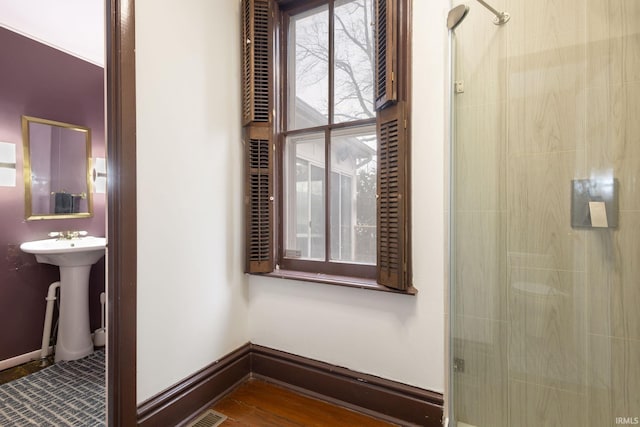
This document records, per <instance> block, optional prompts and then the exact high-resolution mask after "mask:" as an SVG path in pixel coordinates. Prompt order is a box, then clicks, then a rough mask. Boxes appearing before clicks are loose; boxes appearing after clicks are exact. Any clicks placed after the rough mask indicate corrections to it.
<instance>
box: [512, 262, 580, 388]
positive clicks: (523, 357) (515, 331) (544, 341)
mask: <svg viewBox="0 0 640 427" xmlns="http://www.w3.org/2000/svg"><path fill="white" fill-rule="evenodd" d="M508 289H509V290H508V293H509V299H508V302H509V376H510V378H513V379H519V380H522V381H526V382H530V383H535V384H540V385H545V386H549V387H555V388H560V389H563V390H568V391H573V392H583V390H584V374H585V363H586V362H585V350H586V340H585V336H586V313H585V277H584V273H573V272H567V271H553V270H529V269H522V268H512V269H511V270H510V272H509V288H508Z"/></svg>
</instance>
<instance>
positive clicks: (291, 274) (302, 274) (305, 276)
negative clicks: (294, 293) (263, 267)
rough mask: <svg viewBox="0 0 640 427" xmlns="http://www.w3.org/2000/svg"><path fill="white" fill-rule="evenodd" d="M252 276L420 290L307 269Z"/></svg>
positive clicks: (409, 291) (410, 292) (408, 292)
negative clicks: (387, 285) (391, 286)
mask: <svg viewBox="0 0 640 427" xmlns="http://www.w3.org/2000/svg"><path fill="white" fill-rule="evenodd" d="M249 274H251V275H252V276H262V277H273V278H277V279H289V280H300V281H303V282H314V283H324V284H327V285H336V286H346V287H349V288H359V289H368V290H371V291H380V292H388V293H393V294H401V295H416V294H417V293H418V290H417V289H416V288H414V287H413V286H411V287H409V289H407V290H404V291H400V290H398V289H393V288H388V287H386V286H383V285H379V284H378V283H376V281H375V280H372V279H363V278H360V277H350V276H338V275H333V274H324V273H308V272H306V271H294V270H282V269H279V270H274V271H272V272H271V273H263V274H257V273H249Z"/></svg>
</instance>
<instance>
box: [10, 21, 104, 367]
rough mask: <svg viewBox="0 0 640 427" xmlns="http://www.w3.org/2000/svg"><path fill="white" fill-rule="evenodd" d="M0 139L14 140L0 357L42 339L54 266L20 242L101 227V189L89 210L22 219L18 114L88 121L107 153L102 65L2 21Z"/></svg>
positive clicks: (99, 279) (98, 279)
mask: <svg viewBox="0 0 640 427" xmlns="http://www.w3.org/2000/svg"><path fill="white" fill-rule="evenodd" d="M0 57H1V58H3V60H2V64H1V65H0V141H3V142H10V143H14V144H16V167H17V179H16V181H17V182H16V186H15V187H0V360H4V359H8V358H11V357H14V356H17V355H20V354H24V353H27V352H30V351H33V350H37V349H39V347H40V343H41V341H42V325H43V321H44V311H45V296H46V293H47V288H48V286H49V284H50V283H52V282H55V281H56V280H58V279H59V273H58V268H57V267H54V266H50V265H46V264H38V263H37V262H36V260H35V257H34V256H33V255H29V254H25V253H22V251H20V248H19V246H20V243H22V242H25V241H29V240H38V239H44V238H46V237H47V233H48V232H49V231H55V230H87V231H89V233H91V234H92V235H94V236H104V235H105V197H104V196H105V195H104V194H95V195H94V216H93V218H86V219H72V220H43V221H29V222H27V221H25V219H24V213H25V212H24V180H23V175H22V170H23V169H22V164H23V149H22V129H21V116H22V115H27V116H34V117H39V118H44V119H50V120H56V121H60V122H66V123H72V124H77V125H81V126H86V127H88V128H91V139H92V148H91V151H92V157H104V154H105V150H104V70H103V68H101V67H98V66H96V65H93V64H91V63H88V62H86V61H83V60H80V59H78V58H75V57H73V56H71V55H68V54H66V53H63V52H61V51H58V50H56V49H53V48H50V47H48V46H45V45H43V44H41V43H38V42H36V41H33V40H31V39H29V38H26V37H23V36H21V35H19V34H16V33H14V32H11V31H9V30H7V29H4V28H0ZM104 282H105V280H104V258H103V260H102V261H100V262H98V264H96V265H95V266H94V267H93V269H92V272H91V283H90V292H89V298H90V301H89V302H90V309H91V329H92V330H95V329H97V328H98V327H99V323H100V302H99V295H100V292H102V291H103V290H104Z"/></svg>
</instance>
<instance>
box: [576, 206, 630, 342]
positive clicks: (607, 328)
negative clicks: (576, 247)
mask: <svg viewBox="0 0 640 427" xmlns="http://www.w3.org/2000/svg"><path fill="white" fill-rule="evenodd" d="M639 260H640V212H621V214H620V223H619V227H618V228H617V229H604V230H598V231H596V230H594V231H591V232H590V233H589V239H588V250H587V266H588V267H587V274H588V313H589V332H591V333H595V334H602V335H612V336H616V337H622V338H628V339H636V340H640V261H639Z"/></svg>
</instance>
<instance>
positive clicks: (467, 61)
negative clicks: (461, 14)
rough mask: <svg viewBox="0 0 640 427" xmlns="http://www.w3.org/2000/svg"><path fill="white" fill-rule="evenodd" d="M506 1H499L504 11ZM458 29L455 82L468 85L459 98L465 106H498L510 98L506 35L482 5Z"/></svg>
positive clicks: (456, 99)
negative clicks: (507, 77)
mask: <svg viewBox="0 0 640 427" xmlns="http://www.w3.org/2000/svg"><path fill="white" fill-rule="evenodd" d="M500 3H504V0H499V1H497V2H496V4H495V7H497V8H501V7H502V6H501V4H500ZM470 6H471V11H470V13H469V14H468V15H467V17H466V18H465V21H464V25H461V26H460V27H458V28H457V29H456V73H455V80H457V81H462V82H463V83H464V92H463V93H458V94H456V95H455V102H456V105H458V106H461V107H470V106H479V105H487V104H496V103H499V102H502V101H505V100H506V98H507V93H506V89H507V85H506V78H505V76H506V68H507V61H506V32H505V29H504V27H500V26H496V25H493V24H492V22H491V21H492V18H491V16H492V15H490V14H489V12H487V11H486V10H485V9H484V8H482V6H480V4H474V5H470Z"/></svg>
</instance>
